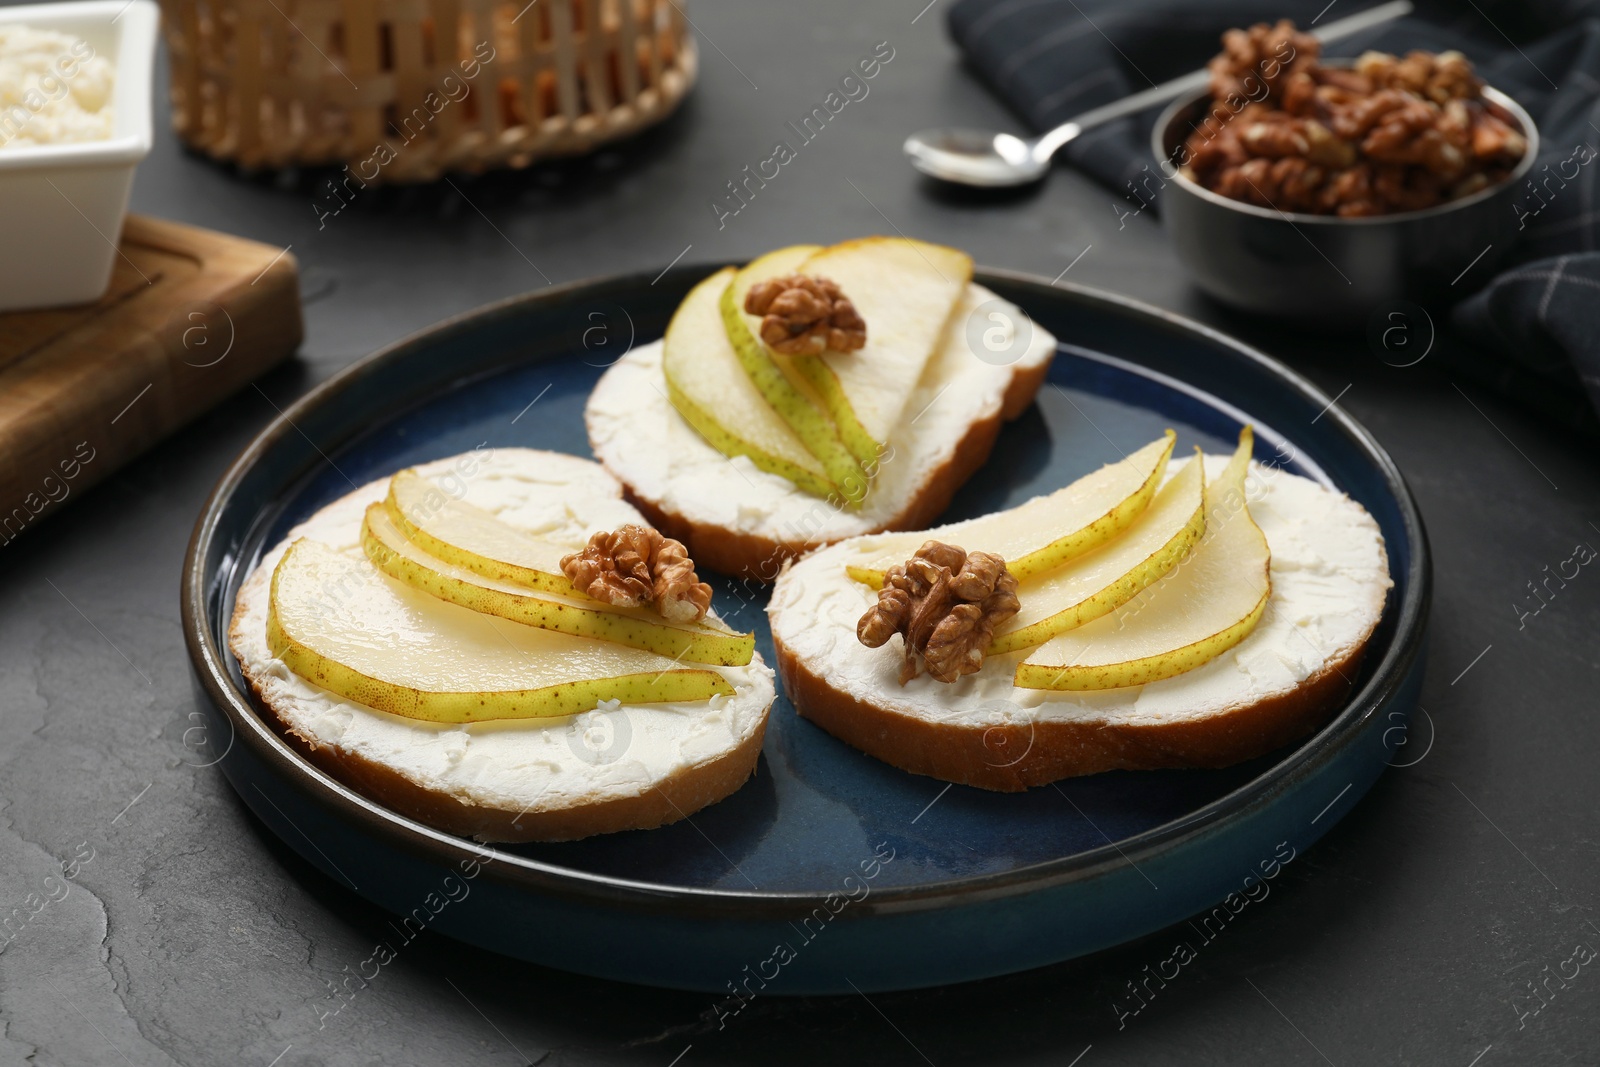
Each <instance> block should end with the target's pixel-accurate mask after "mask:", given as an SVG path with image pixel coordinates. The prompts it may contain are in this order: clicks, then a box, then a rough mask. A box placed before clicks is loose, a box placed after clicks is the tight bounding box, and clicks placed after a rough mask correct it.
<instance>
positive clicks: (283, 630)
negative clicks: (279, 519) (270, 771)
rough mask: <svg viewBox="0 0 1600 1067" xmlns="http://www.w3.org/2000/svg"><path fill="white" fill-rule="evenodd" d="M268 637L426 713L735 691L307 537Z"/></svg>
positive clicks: (275, 580)
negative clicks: (469, 604) (431, 592)
mask: <svg viewBox="0 0 1600 1067" xmlns="http://www.w3.org/2000/svg"><path fill="white" fill-rule="evenodd" d="M267 644H268V647H269V648H270V649H271V650H272V654H273V655H274V656H276V657H278V658H279V659H281V660H282V661H283V662H284V663H285V664H287V665H288V667H289V669H290V670H292V671H294V673H295V674H298V675H299V676H300V677H302V678H304V679H306V680H307V681H309V682H311V683H312V684H314V685H319V686H321V687H322V688H324V689H327V690H329V691H330V692H333V693H336V694H338V695H339V696H341V697H344V698H345V699H346V700H352V701H355V702H356V703H358V704H364V705H366V706H367V707H369V708H375V709H377V710H378V711H386V712H389V713H390V714H393V715H403V716H405V717H407V718H410V719H425V720H427V721H429V722H442V723H466V722H483V721H486V720H489V719H530V718H544V717H550V716H561V715H576V714H579V713H581V712H585V711H588V710H590V709H592V708H593V707H594V706H595V705H597V704H598V703H599V702H600V701H602V700H620V701H622V702H623V703H624V704H652V703H662V702H678V701H684V702H690V701H699V700H709V699H710V698H711V697H713V696H717V695H719V694H720V695H723V696H732V695H733V692H734V690H733V686H732V685H730V684H729V682H728V680H727V679H726V678H724V677H723V676H722V675H721V674H718V673H717V672H716V671H712V670H707V669H705V668H685V667H680V666H679V665H678V664H677V663H674V662H673V661H672V660H670V659H668V658H666V657H665V656H658V655H655V654H654V653H651V652H645V651H642V650H640V649H636V648H627V647H625V646H622V645H614V644H610V643H609V642H605V641H589V640H585V639H584V638H581V637H569V636H568V635H566V634H558V633H553V632H551V631H549V630H538V629H534V628H533V627H529V626H511V625H507V624H505V623H502V622H499V621H497V620H496V619H494V618H491V617H490V616H487V615H482V614H479V613H478V612H475V611H469V610H468V609H466V608H460V607H456V606H455V605H453V604H441V603H440V602H439V601H437V600H435V599H434V598H433V597H431V596H428V595H426V594H424V593H422V592H419V591H418V590H415V589H411V588H409V587H407V586H405V585H403V584H401V583H399V582H395V581H392V580H391V579H389V578H386V577H385V576H384V575H383V574H381V573H380V572H379V571H378V570H377V568H375V567H374V566H373V565H372V564H371V563H370V562H369V561H368V560H365V559H356V558H352V557H350V556H347V555H345V554H343V553H341V552H338V551H336V550H334V549H332V548H330V547H328V546H327V545H324V544H321V543H319V542H316V541H308V540H304V539H302V540H299V541H296V542H295V543H294V544H292V545H290V546H289V548H288V550H287V551H285V552H284V554H283V558H282V559H281V560H280V561H279V562H278V566H277V567H276V568H275V569H274V570H273V572H272V593H271V602H270V607H269V609H268V612H267Z"/></svg>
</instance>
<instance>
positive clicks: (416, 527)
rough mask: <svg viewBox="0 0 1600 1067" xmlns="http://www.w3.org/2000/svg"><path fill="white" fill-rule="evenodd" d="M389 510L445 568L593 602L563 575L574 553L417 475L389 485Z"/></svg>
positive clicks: (409, 535)
mask: <svg viewBox="0 0 1600 1067" xmlns="http://www.w3.org/2000/svg"><path fill="white" fill-rule="evenodd" d="M383 507H384V510H385V511H386V512H388V515H389V519H390V521H392V522H393V523H394V525H395V527H396V528H397V529H398V530H399V531H400V533H401V535H402V536H404V537H405V538H406V540H408V541H410V542H412V543H413V544H415V545H416V546H417V547H418V548H420V549H422V550H423V551H424V552H427V553H428V554H429V555H432V556H436V557H437V558H439V559H441V560H443V561H444V562H445V563H449V564H453V565H454V566H457V567H464V568H466V569H467V570H469V571H472V572H473V573H475V574H481V575H483V576H484V577H485V578H491V579H493V580H494V581H497V582H511V583H513V584H515V585H523V586H527V587H528V588H529V589H537V590H540V591H542V592H546V593H558V594H560V595H562V596H569V597H577V598H578V599H587V598H586V597H584V596H583V595H582V594H581V593H579V592H578V591H577V590H576V589H574V588H573V586H572V581H571V580H570V579H569V578H567V576H566V575H565V574H563V573H562V571H561V558H562V557H563V556H565V555H567V554H569V553H571V552H573V551H575V550H574V549H572V548H569V547H566V546H563V545H557V544H552V543H550V542H549V541H541V540H539V539H538V538H536V537H532V536H530V535H528V534H526V533H524V532H523V531H521V530H519V529H517V528H516V527H515V526H512V525H510V524H509V523H505V522H502V521H500V519H498V518H496V517H495V516H494V515H492V514H490V513H489V512H487V511H484V510H483V509H482V508H477V507H473V506H472V505H471V504H468V503H466V502H465V501H461V500H457V499H455V498H454V497H453V496H451V495H450V494H449V493H447V492H445V491H444V489H442V488H440V487H439V486H438V485H436V484H435V483H434V482H432V481H429V480H428V479H427V478H424V477H423V476H422V475H420V474H418V473H417V472H416V471H414V470H409V469H408V470H403V471H400V472H399V473H398V474H396V475H395V476H394V477H393V478H390V479H389V495H388V496H387V497H386V498H385V499H384V502H383Z"/></svg>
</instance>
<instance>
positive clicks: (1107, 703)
mask: <svg viewBox="0 0 1600 1067" xmlns="http://www.w3.org/2000/svg"><path fill="white" fill-rule="evenodd" d="M1228 458H1229V457H1227V456H1207V457H1206V473H1207V476H1208V478H1209V477H1215V476H1217V475H1218V474H1220V473H1221V471H1222V469H1223V468H1224V467H1225V466H1226V465H1227V462H1228ZM1188 462H1191V461H1190V460H1187V459H1181V458H1174V459H1173V460H1172V462H1171V464H1170V465H1169V468H1168V476H1169V477H1170V476H1171V475H1172V474H1175V473H1176V472H1177V471H1179V470H1181V469H1183V466H1184V465H1185V464H1186V463H1188ZM1246 488H1247V498H1248V500H1249V507H1250V514H1251V517H1253V518H1254V519H1255V521H1256V524H1257V525H1259V526H1260V527H1261V530H1262V532H1263V533H1264V534H1265V535H1266V538H1267V543H1268V545H1269V547H1270V548H1271V551H1272V564H1271V578H1272V594H1271V598H1270V600H1269V601H1268V605H1267V610H1266V613H1265V615H1264V616H1263V617H1262V619H1261V621H1260V622H1259V623H1258V624H1257V625H1256V627H1255V629H1254V630H1253V631H1251V633H1250V635H1249V636H1247V637H1246V638H1245V639H1244V640H1243V641H1242V642H1241V643H1240V644H1238V645H1237V646H1235V647H1234V648H1232V649H1230V650H1229V651H1227V652H1225V653H1223V654H1222V655H1221V656H1219V657H1217V658H1216V659H1213V660H1211V661H1210V662H1208V663H1205V664H1203V665H1202V666H1200V667H1198V668H1196V669H1194V670H1192V671H1189V672H1188V673H1186V674H1180V675H1178V676H1176V677H1174V678H1168V679H1166V680H1164V681H1159V682H1152V683H1150V684H1148V685H1145V686H1140V687H1131V688H1124V689H1109V690H1103V691H1099V692H1050V691H1044V690H1037V689H1019V688H1016V687H1015V686H1013V685H1012V676H1013V673H1014V672H1015V670H1016V665H1017V663H1018V662H1019V661H1020V660H1021V659H1023V658H1025V657H1026V656H1027V655H1028V652H1026V651H1024V652H1019V653H1013V654H1010V655H1004V656H991V657H989V658H988V659H986V660H985V662H984V665H983V667H982V669H981V670H979V671H978V672H977V673H975V674H972V675H968V676H967V677H965V678H962V679H960V680H958V681H956V682H954V683H950V684H946V683H942V682H936V681H934V680H933V679H932V678H930V677H928V676H927V675H922V676H921V677H918V678H915V679H913V680H912V681H911V682H909V683H907V684H906V685H905V686H903V687H902V686H901V685H900V683H899V672H900V664H901V653H900V642H899V641H898V640H896V641H891V642H890V644H889V645H887V646H885V647H883V648H876V649H872V648H867V647H865V646H864V645H862V644H861V643H860V642H859V641H857V640H856V623H857V622H858V621H859V620H860V618H861V616H862V614H863V613H865V612H866V610H867V609H868V608H869V607H871V606H872V604H873V603H875V602H876V599H877V594H876V593H874V592H873V591H872V590H870V589H868V588H867V587H866V586H864V585H862V584H860V583H858V582H856V581H854V580H853V579H851V578H850V577H849V576H848V575H847V574H846V573H845V566H846V564H849V563H856V562H859V561H863V560H867V559H872V558H874V557H875V556H876V555H877V554H879V553H881V552H882V551H883V545H882V544H881V542H882V541H884V540H885V539H886V538H885V537H884V536H883V535H879V536H866V537H858V538H853V539H851V540H848V541H842V542H840V543H839V544H836V545H832V546H830V547H828V548H825V549H821V550H819V551H817V552H814V553H812V554H811V555H809V556H807V557H805V558H804V559H802V560H801V561H800V562H798V563H796V564H794V565H793V566H791V567H790V568H789V569H788V570H787V571H785V572H784V574H783V575H782V576H781V577H779V579H778V581H777V584H776V586H775V588H774V589H773V593H772V600H771V603H770V605H769V606H768V609H767V611H768V615H769V616H770V618H771V621H772V632H773V636H774V638H775V639H777V640H778V641H780V642H781V643H782V644H783V645H784V647H785V648H787V649H788V650H789V651H790V652H791V653H792V654H793V655H794V656H795V657H796V658H798V659H799V660H800V661H802V662H803V663H804V664H805V665H806V666H807V667H808V668H809V669H810V670H812V671H814V672H816V673H817V674H818V675H820V676H821V677H822V679H823V680H824V681H825V682H827V683H828V685H829V686H831V687H833V688H834V689H837V690H839V691H841V692H845V693H849V694H851V695H853V696H855V697H857V698H858V699H861V700H864V701H867V702H870V703H871V704H873V705H876V706H879V707H883V708H888V709H891V710H894V711H897V712H900V713H903V714H906V715H910V716H915V717H917V718H919V719H923V720H925V721H928V722H934V723H947V724H950V725H954V726H978V727H990V726H995V725H1001V724H1013V723H1015V724H1027V723H1029V722H1051V721H1059V722H1096V721H1111V722H1114V723H1118V724H1126V725H1134V724H1148V723H1160V722H1170V721H1172V720H1174V719H1180V718H1181V719H1198V718H1204V717H1207V716H1210V715H1216V714H1221V713H1224V712H1227V711H1230V710H1233V709H1236V708H1241V707H1248V706H1250V705H1253V704H1255V703H1257V702H1259V701H1262V700H1266V699H1268V698H1271V697H1275V696H1281V695H1284V694H1287V693H1290V692H1292V691H1294V690H1295V689H1296V688H1297V687H1298V686H1299V685H1300V684H1301V683H1302V682H1304V681H1305V680H1306V679H1307V678H1309V677H1311V676H1312V675H1313V674H1315V673H1317V672H1319V671H1321V670H1323V669H1325V668H1326V667H1327V665H1328V664H1330V663H1337V662H1338V661H1340V660H1341V659H1343V658H1344V657H1345V656H1347V655H1349V654H1350V653H1351V652H1353V651H1354V650H1355V649H1356V648H1358V647H1359V646H1360V645H1361V644H1362V643H1363V642H1365V641H1366V639H1367V637H1368V636H1369V635H1370V634H1371V633H1372V630H1373V628H1374V627H1375V626H1376V625H1377V622H1378V619H1379V617H1380V616H1381V615H1382V613H1383V604H1384V600H1385V598H1386V596H1387V593H1388V590H1389V588H1390V586H1391V585H1392V584H1393V582H1392V580H1391V579H1390V577H1389V565H1388V558H1387V554H1386V553H1385V551H1384V544H1383V535H1382V534H1381V533H1380V532H1379V530H1378V525H1377V523H1376V522H1375V521H1374V520H1373V518H1372V516H1370V515H1369V514H1367V512H1366V509H1364V508H1363V507H1361V505H1360V504H1357V503H1356V502H1355V501H1353V500H1351V499H1350V498H1349V497H1347V496H1345V495H1344V494H1343V493H1339V492H1337V491H1335V490H1332V489H1328V488H1326V487H1324V486H1322V485H1319V484H1317V483H1316V482H1313V481H1311V480H1309V479H1307V478H1302V477H1299V476H1298V475H1294V474H1290V473H1288V472H1286V471H1283V470H1281V469H1278V468H1274V467H1266V466H1263V465H1261V464H1259V463H1257V464H1252V465H1251V472H1250V476H1249V479H1248V481H1247V486H1246ZM937 535H938V531H937V530H931V531H929V537H930V538H935V539H936V538H937ZM962 547H963V548H967V549H968V550H979V549H981V548H982V547H983V546H981V545H963V546H962ZM1024 595H1026V590H1024Z"/></svg>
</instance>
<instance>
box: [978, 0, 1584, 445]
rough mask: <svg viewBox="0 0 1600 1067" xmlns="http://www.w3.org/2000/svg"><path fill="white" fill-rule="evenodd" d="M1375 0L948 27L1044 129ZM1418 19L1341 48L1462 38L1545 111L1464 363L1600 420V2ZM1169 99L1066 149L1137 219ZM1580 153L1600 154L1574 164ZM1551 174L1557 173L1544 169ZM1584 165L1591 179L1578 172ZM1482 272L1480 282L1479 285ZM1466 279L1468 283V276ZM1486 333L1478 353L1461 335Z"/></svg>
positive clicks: (1102, 0)
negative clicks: (1226, 48)
mask: <svg viewBox="0 0 1600 1067" xmlns="http://www.w3.org/2000/svg"><path fill="white" fill-rule="evenodd" d="M1370 6H1372V5H1371V3H1370V0H1334V2H1333V3H1329V2H1328V0H957V2H956V3H955V4H953V5H952V6H951V7H950V8H949V10H948V15H947V19H948V24H949V29H950V34H951V36H952V37H953V38H954V39H955V42H956V44H957V45H958V46H959V47H960V48H961V50H962V52H963V53H964V54H965V56H966V57H967V59H968V61H969V62H970V63H971V65H972V66H973V68H974V69H976V71H977V72H978V73H979V75H980V76H981V77H982V78H983V79H984V80H985V81H986V82H987V83H988V84H989V85H990V86H991V87H992V88H993V89H994V91H995V92H996V93H998V94H999V95H1000V96H1001V98H1003V99H1004V100H1005V101H1006V102H1007V103H1009V104H1010V105H1011V106H1012V107H1013V108H1014V109H1015V110H1016V111H1017V112H1018V113H1019V114H1020V115H1021V116H1022V117H1023V119H1024V120H1025V121H1026V122H1027V123H1028V125H1030V126H1032V127H1033V128H1034V130H1036V131H1043V130H1047V129H1049V128H1051V127H1053V126H1056V125H1059V124H1060V123H1062V122H1065V121H1066V120H1068V119H1070V118H1072V117H1073V116H1074V115H1077V114H1080V113H1081V112H1084V111H1087V110H1088V109H1090V108H1092V107H1096V106H1098V105H1100V104H1106V103H1110V102H1111V101H1113V100H1117V99H1120V98H1121V97H1124V96H1127V95H1128V94H1130V93H1134V92H1137V91H1139V90H1140V89H1144V88H1147V87H1149V86H1150V85H1152V84H1154V83H1157V82H1161V81H1165V80H1166V79H1168V78H1172V77H1176V76H1177V75H1179V74H1183V73H1185V72H1187V71H1191V70H1194V69H1196V68H1198V67H1201V66H1204V65H1205V62H1206V60H1208V59H1209V58H1211V56H1213V55H1215V54H1216V53H1217V51H1218V50H1219V47H1220V45H1219V41H1220V37H1221V35H1222V31H1224V30H1226V29H1228V28H1230V27H1234V26H1249V25H1251V24H1252V23H1256V22H1274V21H1276V20H1277V19H1279V18H1289V19H1293V20H1294V21H1295V23H1296V24H1297V25H1299V26H1300V27H1301V28H1303V29H1304V28H1308V27H1312V26H1314V25H1317V24H1321V23H1323V22H1326V21H1333V20H1335V19H1339V18H1343V17H1344V16H1347V15H1350V14H1354V13H1355V12H1357V11H1360V10H1361V9H1362V8H1365V7H1370ZM1416 7H1417V10H1416V12H1415V13H1414V14H1413V15H1412V16H1410V17H1409V18H1405V19H1401V20H1399V21H1397V22H1394V23H1390V24H1389V25H1387V26H1383V27H1379V28H1378V29H1375V30H1371V31H1368V32H1367V33H1364V34H1362V35H1360V36H1358V37H1354V38H1351V39H1349V40H1346V41H1343V42H1341V43H1339V44H1336V45H1333V46H1330V47H1329V48H1328V49H1327V50H1326V52H1327V54H1328V55H1332V56H1354V55H1358V54H1360V53H1361V52H1364V51H1366V50H1367V49H1372V48H1376V49H1380V50H1382V51H1386V52H1394V53H1404V52H1406V51H1409V50H1411V49H1414V48H1422V49H1427V50H1429V51H1443V50H1445V49H1457V50H1459V51H1461V52H1463V53H1465V54H1466V55H1467V56H1468V57H1469V58H1470V59H1471V60H1472V61H1473V63H1474V64H1476V65H1477V67H1478V70H1479V71H1480V73H1481V74H1482V75H1483V77H1484V79H1485V80H1486V81H1488V82H1489V83H1490V84H1492V85H1494V86H1496V87H1497V88H1499V89H1501V90H1503V91H1504V92H1507V93H1509V94H1510V95H1511V96H1513V97H1515V98H1516V99H1517V101H1518V102H1519V103H1521V104H1522V105H1523V106H1524V107H1525V108H1527V109H1528V112H1529V113H1530V114H1531V115H1532V116H1533V118H1534V121H1535V122H1537V123H1538V125H1539V130H1540V134H1541V137H1542V142H1543V143H1542V148H1541V154H1540V157H1539V160H1538V164H1537V165H1536V166H1535V168H1534V171H1533V177H1534V178H1535V179H1536V180H1538V181H1539V182H1540V185H1539V187H1538V188H1537V189H1533V188H1531V187H1530V188H1528V189H1526V197H1525V199H1524V200H1523V201H1522V202H1521V203H1520V204H1519V209H1520V210H1521V211H1522V212H1523V213H1524V214H1523V215H1522V221H1523V226H1524V228H1523V232H1522V234H1521V238H1520V240H1519V242H1518V244H1517V246H1516V247H1515V249H1514V251H1513V252H1512V253H1511V254H1510V256H1509V257H1508V258H1507V259H1506V260H1503V261H1502V262H1501V263H1500V264H1499V270H1500V273H1499V274H1498V275H1496V276H1492V277H1480V278H1473V277H1472V276H1471V273H1470V272H1469V274H1468V275H1467V277H1466V278H1465V279H1463V281H1464V283H1468V284H1470V285H1471V286H1472V287H1473V288H1477V287H1481V289H1480V291H1479V292H1477V293H1476V294H1475V295H1474V296H1473V297H1471V298H1470V299H1468V300H1466V301H1465V302H1464V303H1462V304H1460V305H1459V306H1457V307H1456V308H1455V309H1454V311H1453V313H1452V315H1451V323H1452V325H1453V326H1454V335H1455V336H1454V337H1453V338H1451V339H1450V343H1449V344H1448V345H1447V346H1446V347H1447V348H1449V349H1450V350H1451V352H1452V354H1451V356H1450V358H1451V360H1452V361H1453V363H1454V365H1456V366H1459V367H1460V368H1461V369H1462V370H1464V371H1467V372H1470V373H1472V374H1473V375H1474V376H1475V377H1477V378H1479V379H1480V380H1483V381H1485V382H1486V383H1488V384H1490V385H1491V386H1493V387H1496V388H1498V389H1500V390H1502V391H1504V392H1506V393H1508V394H1511V395H1513V396H1515V397H1517V398H1519V399H1522V400H1524V401H1526V402H1529V403H1532V404H1534V405H1535V406H1537V407H1538V408H1540V409H1541V410H1542V411H1543V412H1544V413H1545V414H1547V415H1549V416H1551V417H1553V418H1555V419H1557V420H1558V421H1560V422H1562V423H1564V424H1567V425H1569V426H1574V427H1578V428H1582V429H1593V428H1594V427H1596V426H1600V420H1597V418H1596V411H1600V178H1597V177H1596V172H1600V0H1465V2H1461V3H1453V2H1448V0H1416ZM1156 113H1157V111H1156V109H1153V110H1151V111H1150V112H1147V113H1145V114H1143V115H1140V116H1137V117H1135V118H1131V119H1124V120H1122V121H1120V122H1114V123H1110V124H1108V125H1106V126H1103V127H1101V128H1099V129H1097V130H1093V131H1090V132H1089V133H1087V134H1085V135H1084V136H1083V137H1081V138H1079V139H1078V140H1077V141H1076V142H1074V143H1073V144H1071V145H1069V146H1068V147H1067V148H1066V149H1065V154H1066V155H1067V156H1068V157H1069V158H1070V159H1071V161H1072V163H1073V165H1074V166H1076V167H1078V168H1079V169H1081V170H1083V171H1085V172H1087V173H1089V174H1092V175H1094V176H1095V177H1097V178H1099V179H1100V180H1101V181H1102V182H1104V183H1106V184H1107V185H1108V186H1109V187H1110V188H1111V189H1112V190H1113V191H1114V193H1116V194H1117V195H1116V196H1115V197H1113V198H1108V201H1107V208H1106V210H1107V211H1108V213H1110V214H1111V215H1113V216H1114V217H1117V218H1124V217H1125V216H1126V214H1127V213H1128V212H1130V211H1138V210H1142V209H1144V208H1146V207H1148V208H1149V209H1150V210H1154V211H1159V210H1160V204H1159V196H1158V195H1157V196H1155V197H1152V196H1151V190H1152V186H1158V185H1159V183H1151V182H1148V181H1143V180H1141V179H1144V178H1145V176H1146V175H1145V173H1144V172H1145V168H1150V169H1151V170H1152V171H1153V170H1154V166H1153V164H1154V161H1153V159H1152V158H1151V155H1150V149H1149V143H1150V129H1151V126H1152V125H1153V124H1154V121H1155V117H1156ZM1578 159H1582V160H1585V162H1582V163H1577V162H1576V161H1575V160H1578ZM1546 167H1548V168H1549V169H1548V170H1546V169H1545V168H1546ZM1574 169H1576V172H1577V173H1576V175H1575V176H1574V173H1573V172H1574ZM1473 283H1475V284H1473ZM1464 287H1466V286H1465V285H1464ZM1469 337H1470V338H1472V339H1473V342H1472V344H1475V345H1477V346H1478V349H1477V350H1476V351H1474V350H1473V348H1472V347H1471V346H1469V345H1468V343H1467V342H1466V341H1465V340H1464V339H1465V338H1469Z"/></svg>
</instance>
